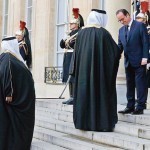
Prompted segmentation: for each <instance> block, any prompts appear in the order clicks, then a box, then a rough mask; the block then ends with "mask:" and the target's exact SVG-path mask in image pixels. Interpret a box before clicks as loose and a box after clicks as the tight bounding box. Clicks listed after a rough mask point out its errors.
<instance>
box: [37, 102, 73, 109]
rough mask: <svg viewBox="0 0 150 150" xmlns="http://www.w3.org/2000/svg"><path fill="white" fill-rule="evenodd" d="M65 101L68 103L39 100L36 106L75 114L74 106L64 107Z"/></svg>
mask: <svg viewBox="0 0 150 150" xmlns="http://www.w3.org/2000/svg"><path fill="white" fill-rule="evenodd" d="M63 101H66V99H63V100H62V99H37V100H36V106H39V107H44V108H51V109H56V110H62V111H69V112H73V106H72V105H64V104H62V102H63Z"/></svg>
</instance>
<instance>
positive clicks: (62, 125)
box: [35, 115, 150, 140]
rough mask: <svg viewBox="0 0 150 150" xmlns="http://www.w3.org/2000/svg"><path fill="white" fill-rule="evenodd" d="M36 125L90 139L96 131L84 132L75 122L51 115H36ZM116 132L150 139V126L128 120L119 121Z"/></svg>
mask: <svg viewBox="0 0 150 150" xmlns="http://www.w3.org/2000/svg"><path fill="white" fill-rule="evenodd" d="M35 125H36V126H40V127H44V128H48V129H51V130H56V131H60V132H64V133H69V134H73V135H78V136H81V137H84V138H88V139H92V135H93V134H94V132H83V131H81V130H77V129H75V127H74V124H73V123H69V122H64V121H61V120H55V119H52V118H51V117H50V118H47V117H45V116H40V115H38V116H37V117H36V121H35ZM114 132H117V133H122V134H126V135H130V136H136V137H139V138H143V139H148V140H150V127H149V126H144V125H137V124H134V123H127V122H121V121H119V122H118V123H117V124H116V127H115V130H114Z"/></svg>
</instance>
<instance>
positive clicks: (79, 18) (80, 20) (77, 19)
mask: <svg viewBox="0 0 150 150" xmlns="http://www.w3.org/2000/svg"><path fill="white" fill-rule="evenodd" d="M72 13H73V19H71V21H70V23H76V24H78V25H79V28H81V27H82V26H84V20H83V17H82V16H81V14H79V8H73V9H72Z"/></svg>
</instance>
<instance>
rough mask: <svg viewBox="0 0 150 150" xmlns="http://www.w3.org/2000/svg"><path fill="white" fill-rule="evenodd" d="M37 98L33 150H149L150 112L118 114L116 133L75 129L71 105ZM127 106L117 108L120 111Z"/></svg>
mask: <svg viewBox="0 0 150 150" xmlns="http://www.w3.org/2000/svg"><path fill="white" fill-rule="evenodd" d="M62 101H63V100H60V99H58V100H57V99H54V100H52V99H38V100H37V101H36V121H35V129H34V138H33V141H32V147H31V150H121V149H129V150H150V110H145V111H144V115H130V114H127V115H123V114H118V117H119V122H118V123H117V125H116V127H115V131H114V132H92V131H81V130H77V129H75V128H74V124H73V117H72V116H73V113H72V106H71V105H63V104H62ZM123 108H124V106H122V105H118V110H120V109H123Z"/></svg>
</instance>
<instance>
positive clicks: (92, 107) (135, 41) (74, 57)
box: [0, 9, 149, 150]
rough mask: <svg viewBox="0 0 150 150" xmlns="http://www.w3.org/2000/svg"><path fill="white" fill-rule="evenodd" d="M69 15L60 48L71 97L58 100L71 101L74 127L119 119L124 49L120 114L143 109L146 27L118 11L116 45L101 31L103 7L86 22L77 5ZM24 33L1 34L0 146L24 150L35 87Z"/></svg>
mask: <svg viewBox="0 0 150 150" xmlns="http://www.w3.org/2000/svg"><path fill="white" fill-rule="evenodd" d="M74 16H75V18H74V20H72V21H71V22H70V29H71V32H70V34H69V38H67V39H66V40H62V41H61V42H60V46H61V47H62V48H66V52H65V55H64V62H63V65H64V74H63V82H67V80H68V76H69V75H70V76H71V78H69V79H70V96H71V99H70V100H69V101H67V102H63V103H64V104H73V120H74V125H75V128H77V129H81V130H86V131H102V132H106V131H107V132H108V131H109V132H111V131H113V129H114V128H115V124H116V123H117V121H118V117H117V93H116V77H117V72H118V66H119V60H120V57H121V53H122V52H123V51H124V57H125V72H126V81H127V100H128V103H127V106H126V108H125V109H124V110H122V111H120V112H119V113H123V114H126V113H132V115H138V114H143V110H144V109H145V103H146V100H147V91H148V88H147V83H146V65H147V62H148V58H149V42H148V34H147V29H146V26H145V25H144V24H143V23H142V22H137V21H135V20H133V19H132V18H131V16H130V14H129V12H128V11H127V10H125V9H120V10H118V11H117V12H116V17H117V19H118V22H120V23H122V24H123V27H121V28H120V29H119V38H118V45H117V44H116V43H115V41H114V40H113V38H112V36H111V35H110V33H109V32H108V31H107V30H106V29H105V26H106V24H107V14H106V11H104V10H98V9H92V11H91V12H90V14H89V16H88V18H87V25H86V26H84V22H83V18H82V16H81V15H80V14H79V9H74ZM81 27H82V29H81ZM25 32H26V34H25ZM22 33H23V34H22ZM25 35H28V32H27V30H26V28H25V30H24V32H18V33H16V37H7V38H4V39H3V40H2V43H1V48H2V51H1V52H2V53H1V55H0V119H1V121H0V149H3V150H29V149H30V146H31V141H32V136H33V129H34V119H35V90H34V81H33V78H32V74H31V73H30V71H29V68H28V67H30V65H31V58H30V59H29V60H27V59H26V54H27V53H30V52H29V51H30V50H29V49H30V48H31V47H30V46H29V47H28V49H24V48H25V47H26V45H24V44H27V45H28V44H29V45H30V43H29V39H22V37H25ZM16 38H17V39H16ZM18 41H19V42H21V46H20V45H18ZM19 46H20V47H23V49H22V48H20V49H19ZM23 50H24V51H23ZM25 60H26V62H25ZM70 64H71V65H70ZM66 66H67V68H66ZM135 88H136V90H137V104H136V105H135ZM20 91H23V93H20Z"/></svg>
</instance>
